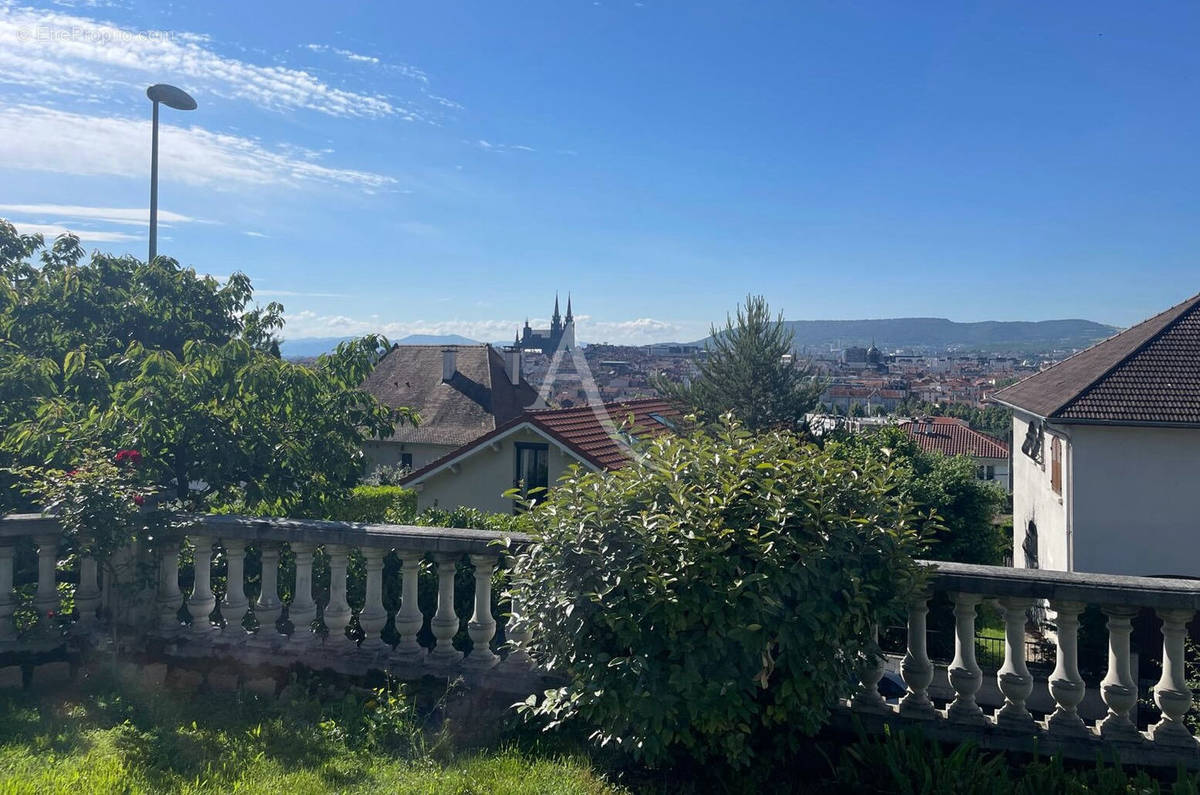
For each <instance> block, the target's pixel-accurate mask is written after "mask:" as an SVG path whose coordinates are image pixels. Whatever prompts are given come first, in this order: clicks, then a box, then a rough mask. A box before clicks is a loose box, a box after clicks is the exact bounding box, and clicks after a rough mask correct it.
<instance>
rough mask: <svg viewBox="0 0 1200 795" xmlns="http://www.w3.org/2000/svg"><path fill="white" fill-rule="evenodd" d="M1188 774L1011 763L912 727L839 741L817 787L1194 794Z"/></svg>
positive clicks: (940, 794) (936, 792) (973, 793)
mask: <svg viewBox="0 0 1200 795" xmlns="http://www.w3.org/2000/svg"><path fill="white" fill-rule="evenodd" d="M1197 784H1198V779H1197V777H1196V775H1194V774H1190V773H1186V772H1183V771H1179V772H1177V773H1176V775H1175V781H1174V782H1173V783H1165V782H1162V781H1159V780H1156V779H1154V778H1152V777H1151V776H1150V775H1148V774H1147V773H1146V771H1144V770H1138V771H1135V772H1133V773H1127V772H1126V771H1125V770H1124V769H1122V768H1121V767H1120V766H1119V765H1116V764H1105V763H1104V762H1102V761H1099V760H1097V761H1096V763H1095V764H1093V765H1087V766H1083V765H1080V766H1077V767H1068V766H1066V764H1064V762H1063V760H1062V759H1061V758H1060V757H1057V756H1055V757H1050V758H1049V759H1040V758H1037V757H1035V758H1034V759H1033V760H1031V761H1024V760H1022V761H1021V762H1020V763H1016V762H1015V761H1014V760H1010V759H1009V758H1008V757H1005V756H1004V755H1003V754H998V753H986V752H984V751H980V750H979V749H978V748H977V747H975V746H974V745H971V744H970V743H964V744H962V745H958V746H956V747H954V748H953V749H952V750H949V751H947V750H946V749H945V748H943V747H942V746H941V745H939V744H938V743H936V742H933V741H932V740H928V739H926V738H924V737H923V736H922V735H920V734H918V733H916V732H900V733H897V734H885V735H883V736H879V737H873V738H866V737H860V739H859V741H858V742H857V743H855V744H852V745H848V746H845V747H844V748H843V749H842V750H841V753H840V760H839V763H838V766H837V771H836V774H835V776H834V782H831V783H830V784H829V785H826V786H818V787H816V788H815V789H817V790H818V791H826V790H828V791H837V792H905V793H917V792H920V793H925V794H926V795H1010V794H1015V795H1042V794H1043V793H1090V792H1104V793H1114V795H1115V793H1139V795H1141V794H1142V793H1145V794H1146V795H1152V794H1155V795H1156V794H1157V793H1164V792H1170V793H1176V795H1185V793H1187V794H1189V795H1194V793H1196V792H1197Z"/></svg>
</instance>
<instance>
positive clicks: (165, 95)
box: [146, 83, 196, 262]
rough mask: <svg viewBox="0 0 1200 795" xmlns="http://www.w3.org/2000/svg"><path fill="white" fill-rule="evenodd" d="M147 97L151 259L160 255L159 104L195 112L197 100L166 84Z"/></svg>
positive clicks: (152, 89) (151, 87)
mask: <svg viewBox="0 0 1200 795" xmlns="http://www.w3.org/2000/svg"><path fill="white" fill-rule="evenodd" d="M146 96H147V97H149V98H150V101H151V102H153V103H154V132H153V133H152V138H151V143H150V259H148V260H147V262H153V261H154V257H155V256H157V255H158V103H160V102H161V103H163V104H164V105H166V106H167V107H168V108H174V109H175V110H195V109H196V100H194V99H192V98H191V97H190V96H188V93H187V92H186V91H184V90H183V89H181V88H176V87H175V86H169V85H167V84H166V83H156V84H155V85H152V86H150V87H149V88H147V89H146Z"/></svg>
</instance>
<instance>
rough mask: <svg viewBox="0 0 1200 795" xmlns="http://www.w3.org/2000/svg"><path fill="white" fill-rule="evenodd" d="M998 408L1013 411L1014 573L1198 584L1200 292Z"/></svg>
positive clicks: (1005, 393)
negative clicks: (1181, 579) (1168, 578)
mask: <svg viewBox="0 0 1200 795" xmlns="http://www.w3.org/2000/svg"><path fill="white" fill-rule="evenodd" d="M991 399H992V400H993V401H995V402H997V403H1000V404H1001V405H1004V406H1008V407H1009V408H1011V409H1012V410H1013V447H1014V450H1013V536H1014V538H1013V542H1014V547H1015V548H1014V551H1013V562H1014V564H1015V565H1017V566H1025V567H1028V568H1039V567H1040V568H1048V569H1058V570H1064V571H1081V572H1100V573H1105V574H1131V575H1179V576H1187V577H1200V518H1198V517H1200V488H1196V485H1195V482H1196V477H1197V474H1198V473H1200V295H1197V296H1194V297H1192V298H1189V299H1188V300H1187V301H1184V302H1183V303H1181V304H1178V305H1176V306H1173V307H1171V308H1170V309H1168V310H1166V311H1165V312H1161V313H1159V314H1157V315H1155V316H1154V317H1152V318H1150V319H1149V320H1146V321H1144V322H1142V323H1139V324H1138V325H1136V326H1133V327H1132V328H1129V329H1126V330H1125V331H1123V332H1121V333H1120V334H1117V335H1116V336H1113V337H1110V338H1109V339H1107V340H1105V341H1103V342H1101V343H1099V344H1097V345H1094V346H1092V347H1091V348H1088V349H1087V350H1085V351H1082V352H1080V353H1077V354H1075V355H1074V356H1071V357H1069V358H1067V359H1064V360H1063V361H1061V362H1059V363H1058V364H1056V365H1054V366H1053V367H1050V368H1048V369H1046V370H1043V371H1041V372H1039V373H1037V374H1036V375H1033V376H1030V377H1029V378H1026V379H1025V380H1024V381H1021V382H1020V383H1017V384H1013V385H1012V386H1010V387H1006V388H1005V389H1001V390H999V391H998V392H996V393H995V394H993V395H992V397H991ZM1018 446H1019V449H1018Z"/></svg>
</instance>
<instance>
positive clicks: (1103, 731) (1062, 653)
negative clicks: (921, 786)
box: [846, 562, 1200, 767]
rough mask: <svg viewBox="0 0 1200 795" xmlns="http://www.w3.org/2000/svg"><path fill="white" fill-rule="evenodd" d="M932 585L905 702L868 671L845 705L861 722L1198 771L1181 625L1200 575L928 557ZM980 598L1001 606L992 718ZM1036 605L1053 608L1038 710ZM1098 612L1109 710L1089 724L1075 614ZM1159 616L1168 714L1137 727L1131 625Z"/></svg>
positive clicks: (906, 674) (1199, 591)
mask: <svg viewBox="0 0 1200 795" xmlns="http://www.w3.org/2000/svg"><path fill="white" fill-rule="evenodd" d="M928 565H929V566H930V567H932V568H933V569H934V571H933V577H932V582H931V585H930V588H929V591H928V592H927V593H925V594H923V595H922V596H921V598H919V599H918V600H916V601H915V602H914V603H913V604H912V605H910V606H909V611H908V638H907V648H906V651H905V655H904V658H903V661H902V662H901V664H900V671H901V674H902V677H903V680H904V683H905V685H906V688H907V692H906V693H905V694H904V695H903V697H901V698H899V699H898V703H896V704H891V703H888V702H887V701H885V699H884V698H883V697H882V696H881V695H880V693H879V691H878V687H877V686H878V683H879V681H880V680H881V679H882V677H883V675H884V667H883V666H884V661H883V660H882V659H880V660H875V661H873V662H872V664H870V665H868V666H866V670H864V672H863V674H862V677H861V682H860V687H859V692H858V694H857V695H856V696H855V697H854V698H852V699H851V700H849V701H848V702H847V704H846V706H847V707H848V709H849V711H850V712H852V713H854V714H856V715H857V716H858V719H859V720H862V719H864V718H865V719H866V720H867V721H868V722H869V723H872V725H877V724H878V723H880V722H883V723H891V724H917V725H920V726H921V730H922V731H923V732H924V733H926V734H929V735H932V736H935V737H938V738H941V739H947V740H962V739H971V740H974V741H975V742H977V743H979V744H980V745H982V746H984V747H995V748H1003V749H1006V750H1022V751H1040V752H1042V753H1047V752H1055V751H1057V752H1061V753H1064V755H1067V756H1072V757H1075V758H1080V759H1088V760H1092V759H1095V758H1096V756H1097V754H1098V753H1101V752H1103V751H1106V750H1107V751H1111V752H1112V753H1113V755H1115V756H1118V757H1119V758H1121V759H1122V760H1124V761H1127V762H1144V763H1148V764H1163V765H1168V766H1173V765H1175V764H1177V763H1183V764H1185V765H1188V766H1191V767H1197V766H1200V750H1198V748H1200V746H1198V743H1197V740H1196V739H1195V738H1194V737H1193V736H1192V734H1191V732H1190V731H1189V729H1188V727H1187V725H1186V724H1185V722H1184V716H1185V715H1186V714H1187V713H1188V711H1189V710H1190V709H1191V708H1192V693H1191V690H1190V689H1189V688H1188V685H1187V682H1186V680H1185V660H1184V645H1185V644H1184V641H1185V638H1186V635H1187V632H1186V626H1187V624H1188V623H1189V622H1190V621H1191V620H1192V618H1193V616H1194V615H1195V613H1196V611H1197V610H1198V609H1200V580H1176V579H1158V578H1150V577H1118V576H1110V575H1097V574H1081V573H1075V572H1057V571H1045V570H1034V569H1013V568H1005V567H1000V566H975V565H966V564H960V563H940V562H939V563H930V564H928ZM935 592H943V593H945V594H947V596H948V597H949V599H950V601H951V603H952V605H953V608H952V610H953V618H954V659H953V661H952V662H951V663H950V664H949V666H948V667H947V671H946V674H947V678H948V680H949V685H950V689H951V690H952V695H951V697H950V698H948V699H947V700H946V701H945V704H944V708H939V707H938V705H937V704H935V703H934V701H933V699H932V698H931V696H930V684H931V683H932V682H933V679H934V672H935V669H934V665H933V663H932V662H931V661H930V658H929V654H928V653H927V650H926V641H927V632H926V621H927V614H928V611H929V602H930V599H931V597H932V595H933V594H934V593H935ZM985 600H987V601H989V602H991V603H992V604H996V605H997V606H998V607H1000V608H1001V612H1002V615H1003V617H1004V625H1005V640H1004V663H1003V665H1002V666H1001V667H1000V669H999V671H998V672H997V673H996V682H997V685H998V687H999V691H1000V693H1001V694H1002V697H1003V703H1002V704H1001V705H999V707H998V708H997V709H995V710H994V712H992V713H991V714H988V712H986V711H985V710H984V709H983V708H982V707H981V706H980V704H979V703H978V702H977V698H976V696H977V694H978V693H979V691H980V687H981V685H982V684H983V672H982V671H981V669H980V666H979V665H978V664H977V662H976V658H975V643H976V638H975V624H976V618H977V609H978V607H979V605H980V604H981V603H983V602H984V601H985ZM1035 605H1037V606H1038V607H1041V608H1044V609H1046V610H1047V611H1048V615H1047V618H1048V620H1049V623H1050V626H1051V630H1050V632H1049V633H1048V634H1049V635H1050V636H1051V637H1052V638H1053V641H1054V644H1055V647H1056V654H1055V660H1056V665H1055V667H1054V671H1053V672H1052V673H1051V674H1050V675H1049V677H1048V679H1047V681H1046V682H1045V683H1044V684H1042V683H1039V686H1041V687H1045V688H1047V689H1048V691H1049V696H1050V703H1052V704H1053V708H1052V710H1051V711H1049V712H1048V713H1047V714H1045V716H1044V717H1040V718H1038V717H1035V715H1034V714H1033V712H1031V710H1030V708H1029V706H1028V703H1029V700H1030V697H1031V694H1033V692H1034V684H1035V681H1034V677H1033V676H1032V675H1031V674H1030V671H1029V668H1028V667H1027V665H1026V659H1025V653H1026V624H1027V613H1028V611H1029V610H1030V609H1031V608H1033V607H1034V606H1035ZM1088 606H1096V607H1099V608H1100V609H1101V610H1102V611H1103V613H1104V615H1105V616H1106V619H1107V635H1108V667H1107V673H1106V674H1105V676H1104V679H1103V681H1102V682H1100V685H1099V690H1100V696H1101V698H1102V699H1103V703H1104V705H1105V707H1106V709H1107V712H1106V714H1105V715H1104V716H1103V718H1101V719H1100V720H1097V721H1095V722H1094V723H1088V722H1085V721H1084V719H1083V718H1082V717H1081V716H1080V714H1079V709H1078V708H1079V705H1080V703H1081V702H1082V701H1083V699H1084V695H1085V690H1086V686H1085V683H1084V680H1083V677H1082V676H1081V675H1080V670H1079V657H1078V632H1079V618H1080V615H1081V614H1082V613H1083V612H1084V610H1085V609H1086V608H1087V607H1088ZM1147 608H1148V609H1151V610H1153V611H1154V612H1155V613H1156V614H1157V616H1158V619H1159V621H1160V623H1161V637H1162V675H1161V677H1160V678H1159V680H1158V682H1157V684H1155V685H1154V687H1153V700H1154V703H1155V705H1156V706H1157V707H1158V710H1159V711H1160V713H1161V718H1160V719H1159V720H1158V721H1157V722H1155V723H1153V724H1152V725H1150V726H1149V727H1148V728H1147V729H1146V730H1145V731H1140V730H1139V729H1138V726H1137V725H1136V724H1135V723H1134V721H1133V720H1132V718H1131V713H1132V711H1133V710H1134V708H1135V706H1136V704H1137V702H1138V685H1137V682H1136V681H1134V678H1133V674H1132V671H1131V666H1130V633H1131V627H1132V624H1131V621H1132V619H1133V618H1134V616H1136V615H1137V614H1138V613H1139V611H1140V610H1142V609H1147Z"/></svg>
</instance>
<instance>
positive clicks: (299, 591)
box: [288, 542, 317, 645]
mask: <svg viewBox="0 0 1200 795" xmlns="http://www.w3.org/2000/svg"><path fill="white" fill-rule="evenodd" d="M291 547H292V555H293V556H294V557H295V559H296V588H295V590H294V591H293V592H292V603H291V605H289V606H288V618H289V619H290V620H291V622H292V637H291V641H292V642H293V643H298V644H301V645H304V644H308V643H311V642H312V640H313V631H312V622H313V619H315V618H316V617H317V603H316V602H315V601H314V600H313V595H312V567H313V550H314V549H315V548H316V547H314V546H313V545H312V544H303V543H299V542H293V543H292V545H291Z"/></svg>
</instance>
